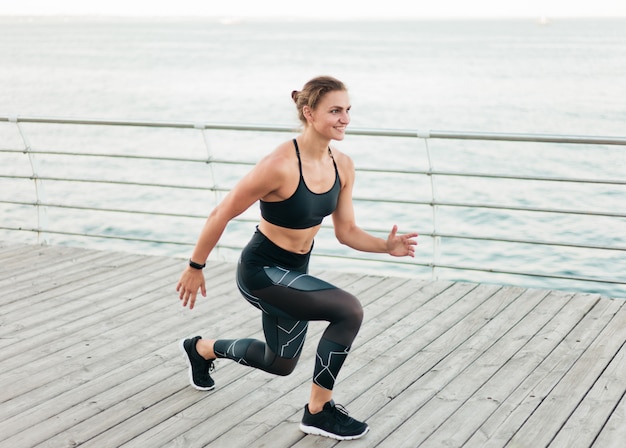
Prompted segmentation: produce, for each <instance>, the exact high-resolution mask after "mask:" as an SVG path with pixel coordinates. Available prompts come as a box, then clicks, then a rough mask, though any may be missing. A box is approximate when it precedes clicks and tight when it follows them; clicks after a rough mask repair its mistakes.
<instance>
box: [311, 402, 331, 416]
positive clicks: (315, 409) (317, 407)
mask: <svg viewBox="0 0 626 448" xmlns="http://www.w3.org/2000/svg"><path fill="white" fill-rule="evenodd" d="M325 404H326V403H309V404H308V405H307V406H308V408H309V413H310V414H319V413H320V412H322V411H323V410H324V405H325Z"/></svg>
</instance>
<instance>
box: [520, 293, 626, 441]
mask: <svg viewBox="0 0 626 448" xmlns="http://www.w3.org/2000/svg"><path fill="white" fill-rule="evenodd" d="M611 302H612V303H611V304H612V305H613V306H612V307H610V308H612V309H613V310H619V307H621V306H622V304H623V301H621V300H620V301H617V300H613V301H611ZM614 313H615V311H614ZM592 338H593V341H592V342H591V344H590V345H589V347H588V348H587V349H586V350H585V351H584V352H583V353H582V354H581V356H580V357H579V358H578V359H577V360H576V363H575V364H574V365H573V366H572V367H571V368H570V369H569V370H568V371H567V372H566V373H565V375H564V376H563V377H562V379H561V380H560V381H559V382H558V384H556V385H555V387H554V388H552V389H551V390H550V392H549V393H548V394H547V395H546V396H545V398H544V400H542V402H541V404H540V405H539V407H538V408H537V409H536V410H535V411H534V412H533V413H532V415H531V416H530V417H529V418H528V419H527V420H526V422H525V423H524V425H523V426H522V427H521V428H520V429H519V431H517V433H516V434H515V435H514V436H513V438H512V439H511V442H510V443H511V444H512V445H513V446H515V445H516V444H520V443H525V444H529V445H531V446H546V445H547V444H549V443H550V442H551V441H552V439H554V438H555V436H556V435H557V434H558V432H559V431H560V430H561V428H562V427H563V425H564V424H565V423H566V422H567V421H568V419H569V418H570V416H571V415H572V413H573V412H574V411H575V410H576V408H578V406H579V403H580V402H581V400H582V398H583V397H585V396H587V395H588V394H589V390H590V389H591V388H592V387H593V385H594V384H595V383H596V382H597V381H598V379H599V377H600V375H601V374H602V373H603V372H604V371H605V369H606V368H607V365H608V364H609V363H610V362H611V360H613V359H614V358H615V355H616V353H617V352H618V351H619V349H620V348H621V347H622V346H623V344H624V340H626V313H618V315H617V316H615V317H614V318H612V319H610V320H609V321H608V322H607V324H606V327H604V328H602V329H601V333H600V334H599V335H598V336H597V337H595V338H594V337H593V336H591V338H590V339H592ZM620 374H621V376H622V378H621V379H620V380H618V381H614V383H613V384H614V385H615V387H616V389H617V390H616V392H615V394H616V396H617V397H620V396H621V395H622V394H623V392H624V389H626V378H624V376H623V375H624V370H622V371H621V372H620ZM609 380H610V381H611V380H612V379H611V378H609ZM593 412H594V413H596V412H597V413H598V414H599V415H597V416H596V418H600V419H601V420H602V421H601V422H600V423H599V422H598V421H597V420H593V419H591V420H588V421H587V422H586V423H585V424H584V425H583V426H578V427H577V431H576V435H570V437H569V438H570V439H573V440H576V441H577V443H580V442H582V441H581V440H579V437H586V438H588V439H589V440H590V442H592V441H593V440H594V439H595V436H596V435H597V434H598V433H599V432H600V429H601V428H602V425H603V423H604V421H605V420H606V418H607V414H606V412H605V413H604V416H603V417H602V410H601V409H594V410H593ZM574 422H576V419H575V420H574ZM594 423H595V425H594ZM581 444H582V445H583V446H584V445H585V444H584V443H581ZM565 446H571V445H565Z"/></svg>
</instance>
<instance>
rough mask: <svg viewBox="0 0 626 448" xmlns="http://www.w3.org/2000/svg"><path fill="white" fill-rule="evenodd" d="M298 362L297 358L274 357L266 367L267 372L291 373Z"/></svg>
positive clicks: (279, 374) (281, 374) (277, 373)
mask: <svg viewBox="0 0 626 448" xmlns="http://www.w3.org/2000/svg"><path fill="white" fill-rule="evenodd" d="M297 364H298V358H276V360H275V361H274V362H273V363H272V365H271V366H269V367H268V368H267V372H268V373H272V374H274V375H278V376H287V375H289V374H291V373H292V372H293V371H294V370H295V368H296V365H297Z"/></svg>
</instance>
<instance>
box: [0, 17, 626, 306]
mask: <svg viewBox="0 0 626 448" xmlns="http://www.w3.org/2000/svg"><path fill="white" fill-rule="evenodd" d="M0 61H1V63H0V115H6V116H14V115H24V116H47V117H57V118H63V117H71V118H95V119H120V120H124V119H128V120H151V121H190V122H220V123H247V124H287V125H292V124H293V125H296V124H297V119H296V114H295V110H294V106H293V103H292V101H291V98H290V93H291V91H292V90H294V89H299V88H301V87H302V85H303V84H304V82H306V81H307V80H308V79H310V78H311V77H313V76H317V75H320V74H330V75H333V76H336V77H338V78H340V79H341V80H343V81H344V82H345V83H346V84H347V86H348V88H349V91H350V96H351V101H352V106H353V107H352V111H351V115H352V123H351V126H352V127H358V128H375V129H420V130H429V129H432V130H455V131H484V132H514V133H519V132H524V133H540V134H574V135H608V136H611V135H612V136H622V137H623V136H625V135H626V106H625V104H626V103H624V98H626V81H625V79H626V78H624V74H625V73H626V20H618V19H615V20H610V19H602V20H600V19H594V20H592V19H577V20H574V19H570V20H558V19H553V20H551V21H550V22H549V23H548V24H545V23H543V22H542V23H539V22H537V21H536V20H533V19H528V20H522V19H517V20H483V21H481V20H469V21H463V20H432V21H394V22H390V21H333V20H327V21H301V20H300V21H285V20H282V21H271V20H266V21H237V20H234V21H233V20H229V21H220V20H213V19H177V18H171V19H163V18H161V19H149V18H134V19H124V18H32V17H31V18H29V17H11V18H8V17H4V18H3V17H0ZM60 133H62V131H60V130H59V129H58V128H55V129H54V130H49V132H47V133H46V132H45V131H37V132H35V131H32V135H31V138H32V140H33V142H32V143H33V145H34V146H35V147H40V148H47V149H50V148H67V146H68V144H69V143H68V140H67V139H68V137H67V136H66V135H62V134H60ZM78 135H79V136H80V133H79V134H78ZM96 137H97V136H96ZM118 137H119V141H118V142H116V144H115V145H114V146H111V143H110V142H111V141H110V140H107V139H110V138H111V137H110V135H109V136H107V137H106V139H105V136H104V135H103V136H102V138H101V139H100V141H99V139H98V138H95V139H94V138H93V135H90V136H89V138H87V136H85V138H84V139H82V140H81V139H80V138H78V140H81V141H79V142H76V141H72V142H71V144H75V145H76V147H77V148H78V147H79V146H81V145H80V143H83V146H85V143H87V142H88V145H86V146H89V148H88V149H91V150H93V148H94V147H98V145H100V146H101V147H100V148H99V149H98V150H102V151H107V148H113V149H112V152H120V151H122V152H124V151H127V152H132V151H134V150H135V149H134V147H133V145H132V143H133V142H137V141H140V140H141V139H142V138H144V136H141V135H138V134H136V133H135V132H134V131H128V132H121V133H120V134H119V136H118ZM273 137H274V138H275V141H271V139H259V142H258V145H257V146H251V145H246V147H242V146H237V144H236V142H237V141H238V140H237V137H235V136H231V137H228V138H230V139H231V141H230V146H229V147H232V148H233V151H234V152H235V153H237V152H240V153H241V154H242V155H243V154H246V155H250V154H258V156H260V155H262V154H263V153H265V152H268V151H270V150H271V149H272V148H273V147H274V146H275V145H276V144H278V143H280V142H281V141H282V140H284V139H285V138H286V137H285V136H284V135H280V136H273ZM0 138H1V139H2V141H0V146H1V147H3V148H6V147H21V146H20V145H21V144H22V143H21V141H20V140H19V138H17V137H16V132H15V125H14V124H12V123H3V124H2V126H0ZM146 138H147V137H146ZM75 140H76V138H75ZM366 140H367V139H366V138H363V137H359V138H356V137H353V136H348V137H347V138H346V140H345V141H344V142H341V143H338V144H337V146H338V147H339V148H341V149H345V150H346V152H349V154H350V156H351V157H352V158H353V159H354V160H355V163H356V164H357V166H363V167H368V166H370V167H371V166H373V167H376V166H382V167H385V166H386V164H387V163H389V165H394V166H397V165H398V164H402V163H405V161H406V164H407V167H408V168H412V169H416V170H423V169H427V166H426V163H427V161H426V159H425V157H424V153H423V151H421V152H420V154H419V155H417V154H413V153H412V152H411V151H414V149H412V147H411V148H409V149H406V148H405V147H403V146H402V145H396V144H394V143H392V142H390V141H386V142H378V141H377V142H376V143H375V144H373V143H371V142H368V141H366ZM146 141H149V142H150V143H145V144H146V145H148V144H149V145H152V144H153V143H154V141H153V140H150V139H148V140H146ZM181 141H183V140H181ZM159 143H160V146H159V149H158V150H159V151H162V152H164V153H167V152H176V153H179V152H180V151H182V150H183V149H181V145H182V146H184V145H186V143H181V142H180V141H179V142H178V143H176V142H169V141H168V143H167V144H166V143H164V142H163V141H162V140H161V141H160V142H159ZM196 143H197V142H196ZM139 144H140V145H141V144H142V143H139ZM431 145H432V148H431V150H432V151H433V156H434V164H435V167H436V168H439V169H448V170H470V171H479V172H485V173H488V172H490V171H491V170H496V169H497V170H498V171H499V172H503V171H504V172H507V171H510V172H514V173H517V172H519V170H520V169H523V170H524V173H525V174H528V175H534V174H535V175H547V176H558V175H573V176H574V177H581V178H599V179H618V180H619V179H621V180H623V179H624V177H625V176H626V152H625V151H626V150H625V149H624V148H623V147H606V146H601V147H590V148H585V149H581V147H572V146H568V145H563V147H561V148H560V149H557V150H554V149H553V148H550V150H547V149H546V148H545V147H544V146H541V145H535V146H529V145H510V146H507V147H506V149H500V147H501V145H500V144H499V143H493V142H484V143H480V142H479V143H476V142H474V143H472V144H471V145H468V144H466V143H463V142H458V143H455V144H454V145H452V146H451V145H447V144H438V143H437V142H435V141H433V142H432V143H431ZM199 146H200V148H201V146H202V145H199ZM200 151H202V148H201V149H200ZM3 163H4V166H2V167H0V170H2V173H3V174H7V173H9V174H10V173H11V172H13V171H14V169H13V168H14V167H12V165H11V162H10V159H8V158H4V162H3ZM89 163H90V161H89V160H88V159H84V158H74V159H73V160H72V163H71V166H68V165H67V164H66V165H62V164H60V166H59V167H53V168H54V169H56V170H57V171H58V172H59V173H60V174H67V172H66V171H64V170H70V169H71V170H74V171H75V172H77V173H81V172H85V171H93V170H94V167H93V166H90V165H89ZM48 168H49V169H50V168H51V167H48ZM101 168H102V169H104V168H103V167H101ZM116 169H117V171H118V172H119V171H120V170H124V169H126V170H128V176H129V177H130V176H131V175H138V174H137V173H131V170H132V169H134V168H131V166H130V165H128V164H126V165H125V164H120V165H119V166H118V167H117V168H116ZM144 169H145V168H144ZM139 174H141V173H139ZM224 175H225V176H226V177H229V182H231V183H232V181H233V179H235V178H237V176H239V175H240V173H234V172H233V173H225V174H224ZM177 177H185V176H180V175H179V176H177ZM187 181H188V182H190V183H192V184H193V183H194V179H193V178H191V179H187ZM372 185H379V184H376V183H372ZM382 185H384V186H385V187H384V189H385V191H384V192H381V191H379V190H370V189H368V188H367V187H366V186H361V187H359V188H361V189H360V190H358V191H357V192H358V193H359V194H361V195H365V196H376V195H378V197H380V196H382V197H389V198H394V197H401V196H402V195H406V197H407V198H415V197H420V196H423V197H424V198H426V199H428V197H429V195H430V194H431V193H430V191H429V190H428V188H429V186H428V185H424V186H414V187H411V191H410V192H407V188H406V186H405V184H402V183H401V181H400V179H399V178H397V177H395V178H390V179H384V180H383V183H382ZM48 188H49V189H51V188H52V187H48ZM584 188H587V187H584ZM18 190H19V187H17V186H16V184H12V183H10V182H9V181H7V180H5V181H3V183H2V192H1V195H2V198H4V199H6V198H7V197H14V196H15V195H16V194H20V193H19V191H18ZM600 190H601V191H599V192H598V193H597V194H594V195H593V196H590V197H592V198H593V202H592V203H590V204H581V203H580V199H579V198H580V197H582V195H579V194H578V193H577V191H576V190H575V189H571V188H568V187H560V186H559V187H556V188H553V189H551V190H550V191H549V192H548V193H545V192H540V193H539V194H540V195H541V200H545V202H546V204H549V205H551V206H552V207H554V204H559V208H562V209H577V208H579V207H580V206H583V208H584V207H588V209H594V210H623V209H624V206H625V205H626V194H625V192H624V187H623V186H615V187H600ZM50 193H51V194H54V191H50ZM63 193H65V192H59V194H63ZM66 193H67V194H70V193H71V192H66ZM383 193H384V194H383ZM532 193H533V192H532V191H524V192H523V194H520V191H519V188H518V187H517V186H516V184H515V183H514V182H512V181H510V182H506V183H504V184H499V185H498V187H497V188H494V187H493V185H489V184H488V183H486V184H485V185H484V186H481V184H480V181H474V184H473V185H472V188H471V189H468V188H467V186H464V185H461V184H455V183H454V182H450V183H448V184H445V185H441V186H439V190H438V195H440V196H442V197H445V198H446V199H447V200H449V201H453V200H464V201H469V202H480V199H485V198H486V196H489V197H490V198H491V199H494V200H495V201H496V202H498V200H499V197H498V195H501V196H502V199H510V198H511V197H512V196H513V197H515V198H516V200H518V201H519V203H520V204H524V203H525V201H526V200H527V196H528V197H529V196H531V195H532ZM101 194H102V195H103V196H104V195H106V194H107V189H106V188H103V189H102V190H101ZM481 196H485V197H481ZM97 199H98V198H94V200H97ZM117 200H118V201H119V203H120V206H125V207H127V208H132V207H134V204H133V202H137V206H140V203H141V199H140V198H133V197H124V196H120V197H119V198H117ZM499 202H503V201H499ZM194 207H195V208H196V209H194ZM6 210H8V209H7V208H5V212H4V213H3V216H2V220H3V222H7V221H9V220H11V219H13V220H17V221H19V219H21V218H20V217H16V216H13V215H11V214H10V213H9V212H8V211H6ZM186 211H187V212H189V213H197V214H199V215H202V214H205V213H206V212H207V211H208V210H207V209H206V207H205V206H204V204H201V203H200V204H197V205H194V203H190V204H189V205H188V210H186ZM357 211H358V214H359V216H362V217H364V219H366V220H373V219H376V220H379V221H380V220H383V219H384V213H383V214H382V217H381V209H375V210H374V209H368V208H367V207H364V208H363V209H359V210H357ZM385 211H387V210H386V209H385ZM10 215H11V216H10ZM426 219H427V218H426V217H421V216H418V215H414V216H410V215H409V214H407V215H405V216H403V215H402V213H401V211H400V212H398V211H393V210H391V209H390V210H389V219H388V224H389V226H390V225H391V224H393V222H392V220H399V221H400V224H401V225H402V227H404V228H407V230H409V227H410V228H411V230H412V229H415V230H417V231H420V230H422V228H425V229H426V231H430V230H431V229H430V227H431V226H432V225H433V223H432V222H426ZM516 220H517V221H519V222H515V221H516ZM565 221H566V222H561V219H560V218H550V220H548V221H545V220H536V219H527V220H525V219H521V218H510V217H504V216H498V215H497V214H495V213H493V212H489V211H485V210H480V209H476V210H471V211H468V212H467V213H462V214H459V213H452V214H449V215H446V214H445V213H442V215H441V216H440V217H438V220H437V226H438V229H437V230H438V231H440V232H456V233H459V232H461V233H462V230H463V228H464V227H465V226H472V227H474V228H485V229H487V228H489V230H488V232H489V233H491V234H496V235H497V234H499V232H500V230H499V229H502V228H504V227H507V226H513V225H518V226H519V228H520V231H519V232H520V235H521V237H526V238H530V239H536V240H549V239H554V238H557V237H558V236H559V234H567V235H568V236H569V239H570V240H573V241H577V240H579V241H580V242H582V243H589V244H595V245H605V246H612V245H613V246H619V247H624V246H625V245H626V223H625V222H624V220H612V221H611V224H606V222H605V220H603V219H598V218H593V217H580V218H575V219H569V220H565ZM164 222H167V220H164ZM386 225H387V223H386V222H382V223H381V224H380V226H379V227H386ZM102 226H103V224H99V223H93V222H89V221H86V222H85V223H84V230H90V229H91V230H94V228H96V230H102ZM104 227H105V230H106V225H104ZM162 227H163V228H162V229H160V231H161V233H162V234H163V235H168V234H171V235H177V234H179V233H180V232H181V229H180V225H179V223H177V222H175V221H172V222H171V223H169V224H167V223H166V224H162ZM198 231H199V225H197V224H196V227H195V228H189V229H185V232H187V233H190V234H191V235H193V236H195V235H197V233H198ZM133 232H135V234H136V236H148V235H149V234H150V230H148V229H147V228H146V229H145V235H142V233H143V231H142V228H141V226H139V227H138V228H137V229H134V230H133ZM1 238H2V239H5V238H8V236H5V235H2V236H1ZM192 239H193V238H192ZM66 240H67V241H69V240H71V238H67V239H66ZM66 240H64V239H63V237H60V236H57V237H55V239H54V242H58V243H60V244H63V243H64V242H67V241H66ZM107 244H109V246H110V245H111V244H112V243H110V242H108V243H107ZM419 250H423V251H424V252H425V253H427V255H424V257H425V258H428V257H432V251H431V248H430V247H428V244H425V245H424V247H420V248H419V249H418V251H419ZM177 255H178V254H177ZM446 256H447V257H448V260H444V262H445V261H448V262H450V263H458V264H470V265H471V264H474V265H476V264H478V265H485V266H488V265H489V264H490V263H491V264H493V263H496V264H499V265H502V264H504V265H507V264H511V263H513V260H515V263H516V264H517V265H518V266H522V267H526V268H527V269H528V270H531V271H533V270H535V271H546V272H553V273H556V274H558V273H565V274H567V273H570V274H572V273H573V274H576V275H581V276H590V277H593V276H594V275H596V274H602V275H606V276H607V277H612V278H618V277H620V276H622V275H623V274H622V272H623V271H624V267H626V263H624V259H623V255H622V253H617V254H615V255H610V256H604V255H598V254H596V253H595V251H593V250H590V251H588V252H585V253H580V252H577V253H575V254H569V249H563V250H554V249H551V250H547V249H545V248H543V247H541V246H538V247H536V249H534V252H532V251H531V252H530V253H529V252H528V249H527V248H526V249H525V250H524V251H516V250H512V251H511V252H510V253H501V252H498V251H491V250H486V245H485V244H484V243H472V242H463V243H460V244H457V245H454V244H453V245H451V246H448V247H446ZM322 266H323V265H322ZM607 273H608V274H607ZM419 275H422V273H421V272H420V274H419ZM440 275H442V276H443V277H444V278H446V276H447V278H453V279H461V280H470V281H472V280H475V281H488V280H489V278H488V277H486V276H484V275H482V274H478V273H471V272H470V273H460V272H455V271H454V272H448V273H445V272H442V273H440ZM501 280H502V281H503V282H504V283H516V282H517V283H518V284H523V285H530V286H548V287H564V288H565V289H567V288H568V287H569V288H571V289H575V290H588V291H599V292H602V293H605V294H608V295H614V296H621V297H623V296H625V295H626V292H624V291H623V290H621V289H620V287H619V286H618V287H612V286H610V285H608V286H606V285H603V286H596V285H594V284H584V285H583V284H571V283H570V284H563V283H559V281H558V280H555V281H547V280H538V279H531V278H522V279H516V280H514V279H511V278H508V277H507V278H502V279H501ZM622 288H623V287H622Z"/></svg>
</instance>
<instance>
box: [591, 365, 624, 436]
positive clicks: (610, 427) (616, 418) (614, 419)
mask: <svg viewBox="0 0 626 448" xmlns="http://www.w3.org/2000/svg"><path fill="white" fill-rule="evenodd" d="M622 374H623V371H622ZM624 440H626V394H625V395H622V398H621V400H620V401H619V403H618V404H617V406H616V407H615V409H614V410H613V412H612V413H611V416H610V417H609V420H608V421H607V422H606V425H604V428H602V432H601V433H600V435H599V436H598V438H597V439H596V440H595V441H594V442H593V445H591V447H592V448H623V446H624Z"/></svg>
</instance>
